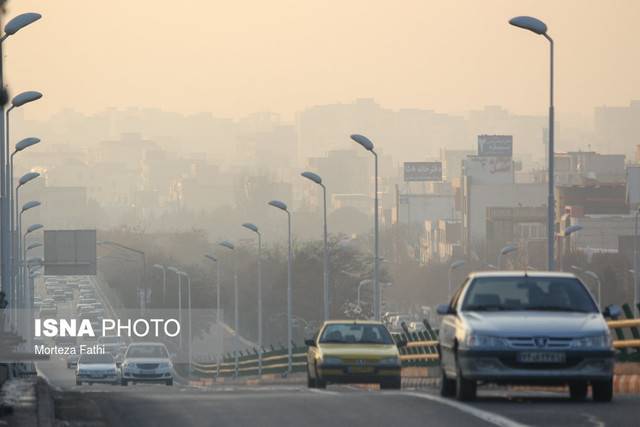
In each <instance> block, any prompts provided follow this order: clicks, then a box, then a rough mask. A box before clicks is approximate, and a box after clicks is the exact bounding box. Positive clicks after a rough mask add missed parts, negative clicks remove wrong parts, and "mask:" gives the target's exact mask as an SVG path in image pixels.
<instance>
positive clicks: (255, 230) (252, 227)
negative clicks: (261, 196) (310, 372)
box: [242, 222, 262, 375]
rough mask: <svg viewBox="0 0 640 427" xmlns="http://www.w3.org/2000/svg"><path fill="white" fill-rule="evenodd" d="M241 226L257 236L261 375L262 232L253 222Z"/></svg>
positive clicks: (260, 368)
mask: <svg viewBox="0 0 640 427" xmlns="http://www.w3.org/2000/svg"><path fill="white" fill-rule="evenodd" d="M242 226H243V227H244V228H246V229H247V230H249V231H252V232H253V233H256V235H257V236H258V375H262V234H261V233H260V230H258V227H257V226H256V225H255V224H252V223H250V222H245V223H244V224H242Z"/></svg>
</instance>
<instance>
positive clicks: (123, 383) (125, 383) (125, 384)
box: [120, 380, 129, 387]
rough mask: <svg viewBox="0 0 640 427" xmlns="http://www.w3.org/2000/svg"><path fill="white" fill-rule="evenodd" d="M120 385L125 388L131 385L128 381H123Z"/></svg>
mask: <svg viewBox="0 0 640 427" xmlns="http://www.w3.org/2000/svg"><path fill="white" fill-rule="evenodd" d="M120 384H121V385H123V386H124V387H126V386H128V385H129V382H128V381H127V380H122V381H120Z"/></svg>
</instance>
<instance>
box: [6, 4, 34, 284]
mask: <svg viewBox="0 0 640 427" xmlns="http://www.w3.org/2000/svg"><path fill="white" fill-rule="evenodd" d="M40 18H42V15H40V14H39V13H33V12H28V13H23V14H20V15H18V16H15V17H14V18H12V19H11V20H9V22H7V24H6V25H5V27H4V34H2V35H1V36H0V91H2V92H4V90H5V86H4V70H3V58H4V54H3V47H4V41H5V40H6V39H7V38H9V37H10V36H12V35H14V34H16V33H17V32H18V31H20V30H21V29H23V28H24V27H26V26H28V25H30V24H32V23H33V22H35V21H37V20H38V19H40ZM0 96H2V97H3V98H4V97H5V94H4V93H2V94H1V95H0ZM2 101H3V102H0V135H1V136H0V147H2V149H0V180H2V182H3V184H2V185H1V186H0V229H1V232H0V248H1V252H2V263H1V264H2V267H3V268H2V269H1V270H2V286H3V290H8V291H9V292H11V293H12V292H13V286H12V285H11V284H12V281H13V277H12V276H13V272H12V270H13V268H12V265H11V254H12V249H13V248H12V243H11V233H12V231H11V230H12V226H11V215H12V209H11V206H10V205H9V199H10V193H11V192H12V191H13V190H12V188H11V187H12V185H10V178H11V177H10V176H9V174H8V173H7V172H8V165H7V160H8V159H7V158H6V156H7V155H8V151H9V150H8V149H6V148H5V147H6V144H7V143H8V141H9V138H6V139H5V136H6V135H5V130H6V129H5V106H4V99H3V100H2ZM17 240H20V238H19V235H18V237H17ZM18 253H19V252H18ZM14 257H15V255H14Z"/></svg>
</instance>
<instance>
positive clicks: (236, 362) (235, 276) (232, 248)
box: [218, 240, 240, 377]
mask: <svg viewBox="0 0 640 427" xmlns="http://www.w3.org/2000/svg"><path fill="white" fill-rule="evenodd" d="M218 245H219V246H222V247H223V248H226V249H228V250H230V251H232V252H235V249H236V247H235V245H234V244H233V243H231V242H230V241H228V240H223V241H222V242H219V243H218ZM233 328H234V334H233V338H234V346H233V347H234V348H233V357H234V365H235V376H236V377H237V376H238V374H239V372H240V371H239V370H238V369H239V360H238V352H239V351H240V336H239V334H240V331H239V329H240V317H239V314H238V260H237V259H236V257H235V256H234V257H233Z"/></svg>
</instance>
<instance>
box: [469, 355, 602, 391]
mask: <svg viewBox="0 0 640 427" xmlns="http://www.w3.org/2000/svg"><path fill="white" fill-rule="evenodd" d="M518 353H520V351H513V350H500V351H487V350H459V351H458V366H459V368H460V371H461V372H462V375H463V377H464V378H467V379H470V380H477V381H486V382H496V383H505V384H563V383H566V382H569V381H580V380H582V381H597V380H610V379H611V378H612V376H613V364H614V352H613V351H612V350H597V351H565V352H564V353H565V355H566V360H565V362H564V363H558V364H552V363H521V362H518V359H517V356H518Z"/></svg>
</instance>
